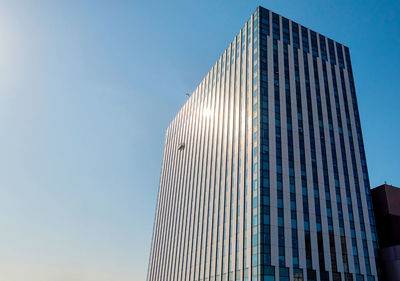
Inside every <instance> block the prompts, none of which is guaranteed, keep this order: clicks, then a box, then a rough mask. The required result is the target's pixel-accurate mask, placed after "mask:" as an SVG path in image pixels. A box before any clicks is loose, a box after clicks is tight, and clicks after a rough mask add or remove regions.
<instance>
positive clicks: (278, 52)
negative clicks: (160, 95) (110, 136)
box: [147, 7, 377, 281]
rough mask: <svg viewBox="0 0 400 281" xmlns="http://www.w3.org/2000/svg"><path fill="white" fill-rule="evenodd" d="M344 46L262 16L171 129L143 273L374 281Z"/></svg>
mask: <svg viewBox="0 0 400 281" xmlns="http://www.w3.org/2000/svg"><path fill="white" fill-rule="evenodd" d="M376 249H377V241H376V231H375V222H374V217H373V213H372V203H371V199H370V191H369V180H368V173H367V166H366V161H365V152H364V146H363V140H362V133H361V126H360V119H359V114H358V107H357V100H356V94H355V88H354V80H353V75H352V69H351V62H350V55H349V49H348V48H347V47H345V46H343V45H341V44H339V43H337V42H335V41H333V40H331V39H328V38H326V37H325V36H322V35H320V34H318V33H316V32H314V31H312V30H309V29H308V28H305V27H303V26H301V25H299V24H297V23H295V22H293V21H290V20H289V19H286V18H284V17H282V16H280V15H277V14H275V13H273V12H271V11H269V10H267V9H264V8H262V7H259V8H257V10H256V11H255V13H254V14H253V15H252V16H251V17H250V19H249V20H248V21H247V22H246V24H245V26H244V27H243V28H242V29H241V30H240V32H239V33H238V34H237V35H236V37H235V39H234V40H233V41H232V42H231V43H230V44H229V46H228V48H227V49H226V50H225V51H224V53H223V54H222V56H221V57H220V58H219V59H218V61H217V62H216V64H215V65H214V66H213V68H212V69H211V71H210V72H209V73H208V74H207V75H206V77H205V78H204V79H203V81H202V82H201V83H200V85H199V86H198V87H197V89H196V90H195V91H194V93H193V94H192V95H191V96H190V98H189V99H188V101H187V103H186V104H185V105H184V106H183V107H182V109H181V110H180V111H179V113H178V115H177V116H176V117H175V119H174V120H173V121H172V123H171V124H170V126H169V127H168V129H167V131H166V137H165V148H164V156H163V163H162V170H161V177H160V189H159V195H158V200H157V211H156V216H155V222H154V232H153V241H152V246H151V254H150V260H149V268H148V277H147V279H148V280H149V281H153V280H166V281H170V280H193V281H214V280H218V281H233V280H235V281H239V280H240V281H241V280H243V281H249V280H254V281H264V280H282V281H286V280H299V281H300V280H320V281H325V280H364V281H369V280H377V277H376V276H377V273H376V266H375V251H376Z"/></svg>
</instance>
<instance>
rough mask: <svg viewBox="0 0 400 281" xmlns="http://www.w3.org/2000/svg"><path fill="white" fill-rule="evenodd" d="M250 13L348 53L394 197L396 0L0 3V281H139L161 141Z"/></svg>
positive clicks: (375, 173)
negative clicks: (296, 26) (316, 35)
mask: <svg viewBox="0 0 400 281" xmlns="http://www.w3.org/2000/svg"><path fill="white" fill-rule="evenodd" d="M258 5H262V6H264V7H265V8H268V9H271V10H273V11H275V12H277V13H279V14H282V15H283V16H285V17H287V18H290V19H293V20H295V21H297V22H298V23H300V24H303V25H305V26H307V27H309V28H312V29H314V30H315V31H317V32H320V33H322V34H324V35H326V36H328V37H330V38H332V39H334V40H337V41H339V42H341V43H343V44H345V45H347V46H348V47H349V48H350V52H351V56H352V62H353V70H354V76H355V83H356V90H357V95H358V102H359V109H360V114H361V122H362V128H363V133H364V140H365V148H366V153H367V160H368V166H369V172H370V179H371V184H372V186H376V185H379V184H382V183H383V182H384V181H385V180H386V181H388V183H391V184H393V185H398V186H400V173H399V171H400V157H399V156H400V148H399V139H400V126H399V121H400V117H399V106H400V79H399V77H400V75H399V74H400V71H399V66H400V47H399V46H400V36H399V34H400V17H399V16H398V15H399V13H400V1H397V0H392V1H389V0H388V1H377V0H373V1H365V0H364V1H360V0H352V1H344V0H338V1H321V0H319V1H317V0H308V1H305V0H302V1H288V0H281V1H239V0H236V1H158V2H155V1H138V0H136V1H94V0H90V1H78V0H71V1H39V0H36V1H33V0H32V1H28V0H26V1H19V0H15V1H0V156H1V157H0V227H1V229H2V231H1V232H0V279H1V280H8V281H23V280H24V281H25V280H30V281H39V280H40V281H92V280H93V281H103V280H104V281H105V280H107V281H108V280H114V281H117V280H118V281H128V280H145V276H146V270H147V263H148V256H149V249H150V241H151V235H152V227H153V219H154V213H155V204H156V197H157V190H158V182H159V175H160V168H161V158H162V150H163V141H164V139H163V138H164V131H165V129H166V128H167V126H168V124H169V122H170V121H171V120H172V118H173V117H174V116H175V114H176V113H177V112H178V110H179V108H180V107H181V106H182V105H183V104H184V102H185V101H186V96H185V93H186V92H192V91H193V90H194V89H195V88H196V86H197V85H198V83H199V82H200V81H201V80H202V79H203V77H204V76H205V74H206V73H207V72H208V71H209V69H210V68H211V67H212V66H213V64H214V63H215V61H216V60H217V59H218V57H219V56H220V55H221V54H222V52H223V51H224V49H225V48H226V47H227V46H228V44H229V43H230V41H231V40H232V39H233V38H234V36H235V35H236V34H237V32H238V31H239V29H240V28H241V27H242V26H243V25H244V23H245V21H246V20H247V19H248V18H249V16H250V14H251V13H252V12H254V10H255V8H256V7H257V6H258Z"/></svg>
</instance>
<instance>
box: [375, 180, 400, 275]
mask: <svg viewBox="0 0 400 281" xmlns="http://www.w3.org/2000/svg"><path fill="white" fill-rule="evenodd" d="M371 196H372V202H373V205H374V210H375V218H376V228H377V231H378V239H379V246H380V249H379V258H380V265H381V266H380V267H381V271H382V278H381V279H380V281H397V280H400V188H398V187H394V186H392V185H388V184H383V185H381V186H378V187H376V188H374V189H372V191H371Z"/></svg>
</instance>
